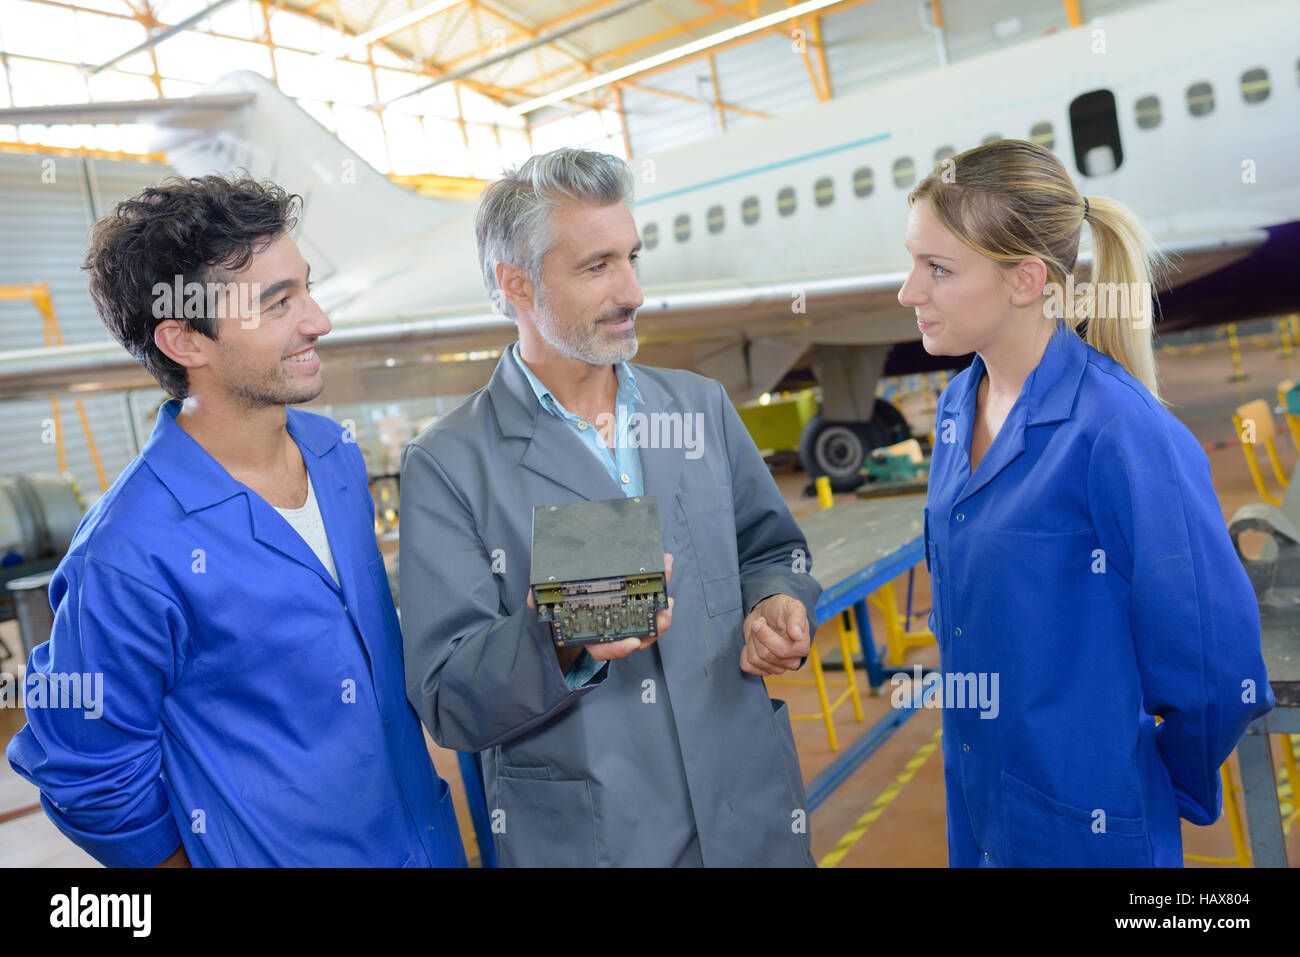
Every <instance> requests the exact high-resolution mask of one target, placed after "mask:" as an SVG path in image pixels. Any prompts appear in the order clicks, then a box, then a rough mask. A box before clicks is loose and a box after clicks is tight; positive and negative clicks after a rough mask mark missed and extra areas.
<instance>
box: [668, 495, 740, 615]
mask: <svg viewBox="0 0 1300 957" xmlns="http://www.w3.org/2000/svg"><path fill="white" fill-rule="evenodd" d="M677 501H678V503H679V504H680V505H681V507H682V513H683V514H684V515H685V516H686V527H687V529H688V531H689V532H690V536H691V549H692V551H694V553H695V565H696V567H697V568H698V569H699V575H700V581H701V583H702V585H703V588H704V605H705V607H706V608H707V609H708V611H709V617H710V618H716V617H717V616H718V615H724V614H726V613H727V612H729V611H735V610H736V609H737V608H739V607H740V601H741V598H740V557H739V555H738V552H737V549H738V547H739V546H738V545H737V543H736V517H735V503H734V502H733V501H732V492H731V488H730V486H727V487H723V488H710V489H695V490H693V491H689V492H678V493H677Z"/></svg>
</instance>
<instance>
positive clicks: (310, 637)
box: [8, 400, 465, 867]
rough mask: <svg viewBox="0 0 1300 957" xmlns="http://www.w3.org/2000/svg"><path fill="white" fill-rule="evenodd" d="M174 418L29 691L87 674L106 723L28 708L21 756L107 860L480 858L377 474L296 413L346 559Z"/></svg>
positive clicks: (51, 809) (140, 469)
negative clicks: (420, 654)
mask: <svg viewBox="0 0 1300 957" xmlns="http://www.w3.org/2000/svg"><path fill="white" fill-rule="evenodd" d="M178 410H179V403H177V402H176V401H175V400H171V401H169V402H167V403H166V404H164V406H163V407H162V409H161V410H160V411H159V413H158V421H157V424H156V426H155V427H154V431H153V435H152V437H151V438H150V440H149V444H148V445H147V446H146V447H145V449H144V451H143V452H142V453H141V454H140V455H139V456H138V457H137V458H136V459H135V460H134V461H133V462H132V463H131V464H130V465H128V466H127V468H126V470H125V471H124V472H123V473H122V474H121V475H120V476H119V477H118V479H117V481H115V482H114V483H113V486H112V487H111V488H110V489H109V490H108V492H106V493H105V494H104V496H103V498H101V499H100V500H99V501H98V502H97V503H95V505H94V506H93V507H92V508H91V509H90V511H89V512H88V513H87V514H86V517H85V518H84V519H83V520H82V522H81V524H80V526H79V527H78V529H77V532H76V535H75V537H74V538H73V540H72V544H71V547H70V548H69V550H68V554H67V555H66V556H65V557H64V559H63V561H62V562H61V563H60V564H59V567H58V570H57V572H56V573H55V575H54V579H53V581H52V583H51V585H50V603H51V605H52V606H53V608H54V611H55V615H54V625H53V629H52V632H51V636H50V640H49V641H47V642H45V643H44V644H41V645H39V646H38V647H37V648H36V649H34V650H33V651H32V655H31V661H30V662H29V664H28V670H27V674H28V678H29V680H31V679H32V678H33V676H35V677H36V679H37V680H45V681H48V682H51V683H52V682H53V681H54V680H57V679H58V677H59V676H61V675H92V676H100V678H99V679H97V680H98V681H99V682H100V684H101V686H102V695H100V699H101V700H100V701H98V702H97V703H96V706H95V709H96V710H99V711H100V713H99V714H98V715H95V716H92V715H90V714H87V713H86V709H85V708H78V707H55V706H53V705H54V702H47V703H46V704H45V705H44V706H39V707H31V708H28V710H27V712H26V718H27V724H26V725H25V726H24V727H23V728H22V730H20V731H19V733H18V734H17V735H16V736H15V737H14V738H13V740H12V741H11V742H10V744H9V748H8V756H9V761H10V763H11V764H12V765H13V767H14V769H15V770H17V771H18V773H19V774H21V775H22V776H23V777H24V778H26V779H27V780H28V781H30V782H32V783H33V784H35V785H36V786H37V787H39V788H40V789H41V804H42V805H43V806H44V808H45V812H46V814H47V815H49V817H50V819H51V820H52V821H53V822H54V824H55V825H56V826H57V827H58V828H59V829H60V830H61V831H62V832H63V833H64V834H65V835H67V836H68V838H70V839H71V840H72V841H73V842H74V843H76V844H77V845H79V846H80V847H82V848H83V849H85V850H86V851H87V852H88V853H89V854H91V855H92V856H93V857H95V858H96V859H97V860H99V861H101V862H102V863H104V864H106V865H108V866H110V867H130V866H143V867H149V866H152V865H155V864H158V863H159V862H160V861H162V860H164V859H165V858H166V857H168V856H169V855H170V854H171V853H172V852H173V851H175V850H176V848H177V847H178V846H183V847H184V849H185V852H186V854H187V856H188V857H189V859H190V862H191V863H192V864H194V865H195V866H324V865H328V866H356V867H373V866H391V867H419V866H429V865H430V864H433V865H459V866H463V865H464V863H465V852H464V849H463V847H462V846H461V840H460V832H459V830H458V828H457V826H456V818H455V812H454V810H453V809H452V804H451V797H450V794H449V792H448V788H447V784H446V782H445V781H442V780H440V779H439V778H438V776H437V775H436V773H435V772H434V769H433V766H432V763H431V762H430V760H429V754H428V751H427V749H426V747H425V744H424V736H423V733H422V731H421V729H420V722H419V719H418V718H417V717H416V715H415V712H414V711H413V710H412V709H411V706H410V704H409V703H408V702H407V696H406V682H405V679H404V675H403V668H402V638H401V632H400V631H399V628H398V622H397V614H396V610H395V609H394V607H393V599H392V593H391V592H390V591H389V588H388V579H387V576H386V574H385V572H384V559H383V556H382V555H381V554H380V553H379V549H378V547H377V545H376V542H375V535H374V524H373V523H374V504H373V501H372V499H371V497H370V492H369V489H368V486H367V481H366V468H365V462H364V461H363V459H362V457H361V453H360V451H359V450H358V448H357V446H356V443H355V442H350V441H348V438H347V436H346V435H345V433H344V430H343V429H342V427H341V426H339V425H338V424H336V423H335V422H332V421H331V420H329V419H327V418H325V417H324V416H320V415H314V414H312V413H309V412H304V411H301V410H298V409H292V408H291V409H289V410H288V422H287V427H288V431H289V434H290V435H291V436H292V437H293V439H294V441H295V442H296V443H297V445H298V447H299V449H300V450H301V452H302V458H303V462H304V463H305V465H306V468H307V472H308V475H309V476H310V477H311V482H312V486H313V488H314V489H315V492H316V497H317V502H318V504H319V506H320V510H321V516H322V518H323V520H324V523H325V530H326V534H327V536H328V539H329V542H330V546H331V549H332V551H333V553H334V556H335V561H336V563H337V572H338V578H339V580H338V582H335V580H334V579H333V578H332V577H331V576H330V574H329V572H328V571H326V569H325V568H324V566H322V565H321V563H320V560H319V559H318V558H317V557H316V555H315V553H313V552H312V550H311V548H310V547H309V546H308V545H307V543H306V542H305V541H303V539H302V537H301V536H300V535H299V534H298V533H297V532H296V531H294V530H293V528H292V527H290V525H289V524H288V523H287V522H286V521H285V520H284V519H283V518H282V517H281V516H280V515H278V514H277V513H276V511H275V509H274V508H272V507H271V505H270V504H268V503H267V502H266V501H265V500H264V499H263V498H261V497H260V496H259V495H257V494H255V493H254V492H253V491H252V490H251V489H250V488H248V486H246V485H243V484H242V483H240V482H238V481H236V480H235V479H234V478H233V477H231V475H230V474H229V473H228V472H227V471H226V470H225V469H224V468H222V466H221V465H220V464H219V463H218V462H217V461H216V460H215V459H214V458H212V456H211V455H209V454H208V453H207V452H206V451H205V450H204V449H203V448H202V447H201V446H200V445H199V444H198V443H197V442H195V441H194V440H193V439H192V438H191V437H190V436H189V435H188V434H187V433H186V432H185V431H184V429H182V428H181V426H180V425H179V424H178V423H177V422H176V419H175V416H176V413H177V411H178Z"/></svg>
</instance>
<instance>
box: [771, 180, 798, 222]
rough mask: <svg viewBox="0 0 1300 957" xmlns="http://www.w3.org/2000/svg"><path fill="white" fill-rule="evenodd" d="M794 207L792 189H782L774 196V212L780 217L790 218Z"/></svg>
mask: <svg viewBox="0 0 1300 957" xmlns="http://www.w3.org/2000/svg"><path fill="white" fill-rule="evenodd" d="M795 206H796V203H795V201H794V187H793V186H785V187H782V189H781V192H779V193H777V194H776V211H777V212H778V213H780V214H781V215H782V216H790V215H793V214H794V210H795Z"/></svg>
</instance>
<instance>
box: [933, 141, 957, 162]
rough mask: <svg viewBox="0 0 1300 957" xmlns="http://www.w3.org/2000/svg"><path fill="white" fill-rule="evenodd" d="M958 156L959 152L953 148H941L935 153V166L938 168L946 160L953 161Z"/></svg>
mask: <svg viewBox="0 0 1300 957" xmlns="http://www.w3.org/2000/svg"><path fill="white" fill-rule="evenodd" d="M956 155H957V151H956V150H955V149H953V148H952V147H951V146H940V147H939V148H938V149H937V150H935V151H934V165H935V166H938V165H939V164H940V163H942V162H943V161H944V160H946V159H952V158H953V157H954V156H956Z"/></svg>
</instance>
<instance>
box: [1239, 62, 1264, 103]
mask: <svg viewBox="0 0 1300 957" xmlns="http://www.w3.org/2000/svg"><path fill="white" fill-rule="evenodd" d="M1268 91H1269V86H1268V71H1267V70H1265V69H1264V68H1263V67H1255V69H1253V70H1247V71H1246V72H1245V73H1243V74H1242V75H1241V98H1242V99H1243V100H1245V101H1246V102H1247V103H1262V102H1263V101H1264V100H1267V99H1268Z"/></svg>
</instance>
